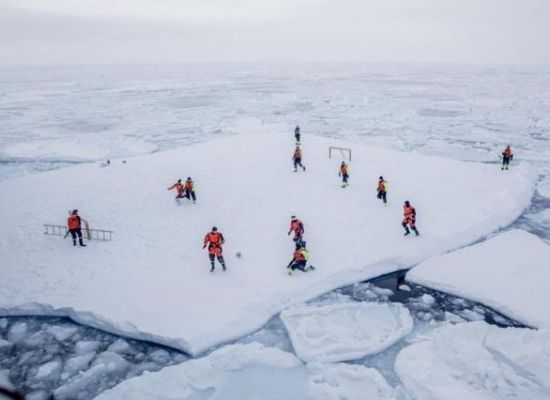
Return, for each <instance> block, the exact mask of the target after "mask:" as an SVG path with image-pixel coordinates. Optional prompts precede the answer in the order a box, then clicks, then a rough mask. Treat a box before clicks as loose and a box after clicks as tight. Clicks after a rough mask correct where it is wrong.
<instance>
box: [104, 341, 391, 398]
mask: <svg viewBox="0 0 550 400" xmlns="http://www.w3.org/2000/svg"><path fill="white" fill-rule="evenodd" d="M365 396H367V398H377V399H384V400H386V399H387V400H390V399H392V400H393V399H397V397H396V392H395V390H394V389H393V388H392V387H391V386H389V385H388V383H387V382H386V381H385V380H384V378H383V377H382V376H381V375H380V373H378V372H377V371H376V370H374V369H372V368H366V367H363V366H359V365H348V364H321V363H314V364H308V365H305V364H303V363H302V362H301V361H300V360H298V358H296V356H294V355H293V354H291V353H287V352H283V351H281V350H279V349H276V348H270V347H265V346H263V345H261V344H259V343H254V342H253V343H249V344H244V345H243V344H236V345H230V346H225V347H222V348H220V349H218V350H216V351H214V352H213V353H211V354H209V355H208V356H206V357H203V358H199V359H193V360H190V361H188V362H185V363H183V364H180V365H177V366H172V367H168V368H165V369H163V370H162V371H159V372H156V373H147V374H144V375H143V376H141V377H139V378H135V379H130V380H128V381H126V382H123V383H122V384H120V385H119V386H117V387H115V388H113V389H111V390H108V391H106V392H104V393H102V394H101V395H100V396H98V397H97V400H110V399H117V400H126V399H127V400H130V399H132V400H133V399H140V400H148V399H150V400H164V399H165V400H169V399H174V398H178V399H182V400H184V399H189V400H190V399H211V400H218V399H219V400H222V399H262V400H264V399H266V400H279V399H289V400H303V399H311V400H331V399H334V400H337V399H349V400H355V399H357V400H359V399H364V398H365ZM369 396H370V397H369Z"/></svg>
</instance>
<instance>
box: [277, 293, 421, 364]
mask: <svg viewBox="0 0 550 400" xmlns="http://www.w3.org/2000/svg"><path fill="white" fill-rule="evenodd" d="M281 319H282V321H283V323H284V324H285V327H286V329H287V331H288V334H289V336H290V340H291V341H292V346H293V347H294V350H295V351H296V354H297V355H298V357H300V359H302V360H304V361H306V362H311V361H322V362H335V361H346V360H353V359H358V358H362V357H364V356H367V355H371V354H375V353H378V352H381V351H383V350H385V349H386V348H388V347H389V346H391V345H392V344H394V343H395V342H397V341H398V340H400V339H401V338H403V337H405V336H406V335H408V334H409V333H410V332H411V331H412V328H413V320H412V318H411V316H410V313H409V310H407V309H406V308H405V307H404V306H403V305H401V304H399V303H370V302H364V303H363V302H362V303H355V302H348V303H340V304H338V303H337V304H332V305H323V306H312V305H302V306H297V307H292V308H289V309H286V310H284V311H283V312H282V313H281Z"/></svg>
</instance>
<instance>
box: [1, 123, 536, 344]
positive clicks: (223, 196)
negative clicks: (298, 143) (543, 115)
mask: <svg viewBox="0 0 550 400" xmlns="http://www.w3.org/2000/svg"><path fill="white" fill-rule="evenodd" d="M241 128H242V129H239V130H240V131H241V132H243V131H246V133H244V134H240V135H236V136H232V137H227V138H223V139H220V140H216V141H212V142H208V143H202V144H197V145H193V146H189V147H184V148H180V149H176V150H172V151H167V152H163V153H156V154H152V155H147V156H138V157H135V158H131V159H128V160H127V161H128V162H127V163H126V164H122V163H121V162H120V160H112V161H113V163H112V166H111V167H109V168H98V167H97V166H96V165H81V166H76V167H74V168H66V169H63V170H58V171H51V172H46V173H42V174H35V175H32V176H28V177H24V178H20V179H12V180H9V181H5V182H2V183H0V191H1V192H2V193H8V194H9V195H8V196H2V197H1V198H0V219H1V220H2V221H3V224H2V226H1V227H0V259H2V264H3V265H2V269H1V272H0V273H1V275H2V276H1V279H0V314H4V315H17V314H26V315H33V314H36V315H43V314H47V315H65V316H69V317H71V318H73V319H75V320H76V321H78V322H81V323H84V324H87V325H90V326H94V327H98V328H101V329H104V330H107V331H110V332H113V333H118V334H124V335H126V336H129V337H135V338H140V339H147V340H153V341H156V342H159V343H163V344H166V345H170V346H173V347H176V348H179V349H182V350H185V351H188V352H190V353H192V354H198V353H200V352H201V351H204V350H205V349H207V348H209V347H211V346H213V345H216V344H219V343H222V342H226V341H229V340H231V339H234V338H237V337H240V336H242V335H244V334H246V333H249V332H251V331H254V330H255V329H258V328H259V327H261V326H262V325H263V324H264V323H265V322H266V321H267V320H268V319H269V318H270V317H271V316H272V315H274V314H276V313H278V312H280V311H281V310H283V309H285V308H287V307H289V306H291V305H293V304H297V303H300V302H303V301H305V300H308V299H311V298H313V297H316V296H318V295H320V294H322V293H324V292H327V291H329V290H332V289H334V288H336V287H341V286H344V285H346V284H350V283H353V282H357V281H361V280H365V279H368V278H371V277H374V276H378V275H380V274H383V273H387V272H391V271H393V270H396V269H401V268H403V267H407V266H412V265H414V264H416V263H418V262H419V261H421V260H423V259H425V258H427V257H429V256H432V255H435V254H439V253H442V252H445V251H449V250H452V249H454V248H457V247H460V246H464V245H467V244H469V243H471V242H473V241H475V240H477V239H479V238H481V237H484V236H485V235H487V234H489V233H491V232H493V231H494V230H496V229H498V228H500V227H503V226H505V225H507V224H509V223H510V222H512V221H513V220H514V219H515V218H516V217H517V216H518V215H519V214H520V213H521V211H522V210H523V208H524V207H526V206H527V205H528V204H529V201H530V198H531V196H532V194H533V191H534V187H535V180H536V176H535V175H534V174H533V173H532V172H531V170H530V169H529V168H527V167H523V166H520V167H517V168H514V169H512V170H510V171H507V173H501V171H500V170H499V169H498V167H496V166H495V165H487V164H477V163H468V162H460V161H455V160H449V159H444V158H440V157H431V156H421V155H417V154H409V153H402V152H396V151H390V150H381V149H375V148H369V147H363V146H360V145H353V162H352V163H351V168H350V184H351V185H350V187H348V188H346V189H341V188H340V187H339V183H340V181H339V179H338V176H337V172H338V164H339V161H340V160H338V159H332V160H329V159H328V158H327V152H328V150H327V149H328V147H329V146H330V145H335V146H343V147H349V144H347V143H345V142H339V141H336V140H330V139H324V138H318V137H310V136H307V135H306V136H304V137H303V151H304V164H305V165H306V166H307V172H305V173H303V172H298V173H293V172H291V171H292V167H291V156H292V151H293V148H294V143H293V137H292V135H291V134H290V133H288V134H287V133H280V132H281V131H278V132H277V133H274V132H272V131H273V130H275V129H274V128H273V127H269V126H261V125H260V126H257V125H254V126H243V127H241ZM379 175H384V177H385V178H386V179H387V180H388V182H389V184H390V191H389V202H390V205H389V206H388V207H383V206H382V204H381V203H380V202H379V201H378V200H377V199H376V198H375V195H376V192H375V188H376V182H377V178H378V176H379ZM187 176H192V177H193V179H194V180H195V182H196V192H197V196H198V202H197V204H196V205H192V204H189V203H188V202H186V201H180V203H177V202H176V201H175V200H174V199H173V197H174V193H173V192H168V191H167V190H166V188H167V187H168V186H169V185H170V184H172V183H173V182H174V181H175V180H176V179H178V178H183V179H185V178H186V177H187ZM37 194H39V201H38V198H37ZM405 199H407V200H410V201H411V203H412V204H413V205H414V206H415V207H416V210H417V213H418V218H417V225H418V228H419V230H420V232H421V236H420V237H419V238H415V237H408V238H404V237H403V236H402V234H403V231H402V228H401V226H400V223H401V219H402V201H403V200H405ZM72 208H78V209H80V210H81V215H82V217H83V218H85V219H87V220H88V221H89V222H90V224H91V226H92V227H95V228H103V229H112V230H114V231H115V234H114V240H113V241H112V242H90V243H88V247H87V248H86V249H80V248H73V246H72V245H71V244H70V241H69V240H65V241H64V240H63V239H62V238H57V237H48V236H45V235H44V234H43V233H42V227H41V223H58V224H64V223H65V221H66V215H67V210H68V209H72ZM291 215H297V216H298V217H299V218H300V219H301V220H302V221H304V223H305V229H306V233H305V238H306V240H307V242H308V248H309V250H310V252H311V260H310V261H311V263H312V264H313V265H315V266H316V267H317V270H316V271H314V272H312V273H307V274H300V273H296V274H294V275H293V276H292V277H288V276H287V275H286V271H285V268H284V267H285V266H286V265H287V263H288V262H289V259H290V257H291V254H292V250H293V246H292V241H291V240H290V238H289V237H288V236H287V235H286V232H287V230H288V224H289V222H290V216H291ZM213 225H216V226H218V228H219V229H220V231H221V232H223V233H224V235H225V237H226V240H227V243H226V245H225V247H224V251H225V256H226V260H227V264H228V272H226V273H222V272H221V271H220V270H219V268H218V270H217V271H216V272H215V273H214V274H210V273H209V272H208V270H209V262H208V259H207V254H206V251H201V247H202V239H203V237H204V235H205V233H206V232H207V231H208V230H209V229H210V228H211V227H212V226H213ZM236 252H241V253H242V257H241V258H239V259H237V258H236V257H234V254H235V253H236Z"/></svg>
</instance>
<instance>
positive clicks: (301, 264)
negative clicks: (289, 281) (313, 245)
mask: <svg viewBox="0 0 550 400" xmlns="http://www.w3.org/2000/svg"><path fill="white" fill-rule="evenodd" d="M308 259H309V253H308V251H307V250H306V249H305V247H303V246H302V245H301V244H299V243H296V250H294V254H292V260H290V263H289V264H288V266H287V267H286V268H287V270H288V274H289V275H292V273H293V272H294V270H295V269H299V270H300V271H302V272H307V271H311V270H314V269H315V268H314V267H313V266H312V265H310V266H309V267H306V264H307V260H308Z"/></svg>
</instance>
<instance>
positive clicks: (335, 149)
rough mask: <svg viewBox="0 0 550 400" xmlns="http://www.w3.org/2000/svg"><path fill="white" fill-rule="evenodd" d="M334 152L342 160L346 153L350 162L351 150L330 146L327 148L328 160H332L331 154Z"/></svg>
mask: <svg viewBox="0 0 550 400" xmlns="http://www.w3.org/2000/svg"><path fill="white" fill-rule="evenodd" d="M335 152H336V153H339V154H340V155H341V156H342V158H344V159H346V153H347V154H348V157H347V159H348V160H349V161H351V149H350V148H349V147H337V146H330V147H329V148H328V158H332V154H333V153H335Z"/></svg>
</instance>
